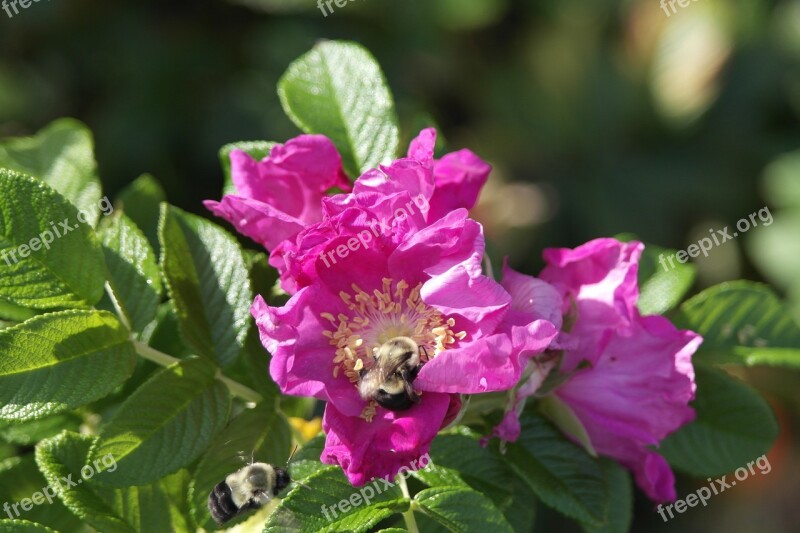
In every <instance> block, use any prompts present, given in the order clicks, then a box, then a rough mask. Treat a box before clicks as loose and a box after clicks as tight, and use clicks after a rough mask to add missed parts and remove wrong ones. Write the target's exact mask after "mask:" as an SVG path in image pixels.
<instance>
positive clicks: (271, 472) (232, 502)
mask: <svg viewBox="0 0 800 533" xmlns="http://www.w3.org/2000/svg"><path fill="white" fill-rule="evenodd" d="M289 483H291V479H290V478H289V472H288V471H287V469H285V468H278V467H275V466H272V465H270V464H267V463H252V464H249V465H247V466H245V467H244V468H241V469H239V470H237V471H236V472H234V473H233V474H231V475H229V476H228V477H226V478H225V479H224V480H222V481H220V482H219V483H217V485H216V486H215V487H214V490H212V491H211V494H209V495H208V510H209V511H210V512H211V516H212V518H214V521H215V522H217V524H219V525H223V524H225V523H226V522H228V521H230V520H231V519H233V518H234V517H236V516H238V515H239V514H241V513H243V512H245V511H247V510H250V509H260V508H261V507H263V506H264V505H266V504H267V503H268V502H269V501H270V500H271V499H272V498H273V497H275V496H277V495H278V493H280V491H282V490H283V489H285V488H286V487H288V486H289Z"/></svg>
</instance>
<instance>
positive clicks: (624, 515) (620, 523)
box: [583, 457, 633, 533]
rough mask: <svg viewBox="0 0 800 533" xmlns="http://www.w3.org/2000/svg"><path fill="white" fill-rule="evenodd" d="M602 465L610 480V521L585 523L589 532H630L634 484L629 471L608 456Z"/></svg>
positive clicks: (602, 461) (584, 527)
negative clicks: (597, 525) (598, 523)
mask: <svg viewBox="0 0 800 533" xmlns="http://www.w3.org/2000/svg"><path fill="white" fill-rule="evenodd" d="M600 466H601V468H602V469H603V473H604V474H605V476H606V480H607V482H608V487H609V493H610V494H611V501H610V504H609V506H608V522H606V523H605V524H603V525H602V526H599V527H595V526H591V525H586V524H584V525H583V529H584V531H586V532H587V533H628V531H630V527H631V520H632V519H633V485H632V484H631V476H630V474H628V471H627V470H625V469H624V468H623V467H621V466H620V465H619V464H617V463H616V462H615V461H612V460H611V459H608V458H606V457H604V458H602V459H601V460H600Z"/></svg>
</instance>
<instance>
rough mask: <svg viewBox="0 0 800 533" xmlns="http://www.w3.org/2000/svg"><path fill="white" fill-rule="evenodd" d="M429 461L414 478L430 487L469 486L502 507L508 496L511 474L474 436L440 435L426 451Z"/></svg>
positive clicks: (465, 433) (464, 434)
mask: <svg viewBox="0 0 800 533" xmlns="http://www.w3.org/2000/svg"><path fill="white" fill-rule="evenodd" d="M428 453H429V455H430V457H431V459H432V462H431V464H429V465H426V466H425V468H421V469H419V470H416V471H414V472H413V475H414V477H416V478H418V479H420V480H422V481H423V482H424V483H426V484H428V485H430V486H459V485H463V486H464V487H466V488H472V489H475V490H477V491H478V492H481V493H483V494H486V495H488V496H489V497H491V498H492V500H493V501H494V502H495V503H496V504H498V506H501V505H502V504H503V503H505V502H507V501H509V500H510V498H511V492H510V488H509V483H508V480H509V478H510V477H511V475H512V473H511V472H510V471H509V469H508V467H507V466H506V464H505V462H504V461H503V460H502V459H500V458H499V457H498V456H497V455H495V454H494V453H492V451H491V450H489V449H488V448H483V447H481V446H480V443H479V441H478V439H477V438H476V437H475V436H472V435H469V434H468V433H467V432H466V431H464V432H462V434H447V435H440V436H439V437H437V438H436V439H435V440H434V441H433V443H432V444H431V449H430V452H428Z"/></svg>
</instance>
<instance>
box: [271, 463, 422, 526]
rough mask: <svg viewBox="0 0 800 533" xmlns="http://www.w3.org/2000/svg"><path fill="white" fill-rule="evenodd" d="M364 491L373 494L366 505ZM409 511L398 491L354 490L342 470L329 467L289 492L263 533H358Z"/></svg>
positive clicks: (377, 485) (374, 486) (380, 487)
mask: <svg viewBox="0 0 800 533" xmlns="http://www.w3.org/2000/svg"><path fill="white" fill-rule="evenodd" d="M367 487H372V489H373V492H375V493H376V494H375V495H374V497H372V498H370V499H369V500H370V501H369V503H368V504H367V503H366V501H365V500H364V497H363V496H362V494H363V495H367V496H369V492H367ZM379 490H380V493H378V491H379ZM359 502H360V505H357V504H358V503H359ZM340 503H341V506H340ZM354 505H355V507H354ZM408 507H409V501H408V500H407V499H406V498H404V497H403V496H402V494H401V493H400V491H399V489H398V488H397V487H390V488H388V489H383V482H382V481H381V482H380V483H371V484H368V485H366V486H364V487H361V488H356V487H353V486H352V485H350V483H349V482H348V481H347V479H345V477H344V474H342V469H341V468H339V467H338V466H331V467H327V468H324V469H322V470H320V471H319V472H317V473H316V474H313V475H311V476H309V477H308V478H306V479H305V480H303V485H298V486H296V487H295V488H294V489H292V491H291V492H289V494H287V496H286V498H284V499H283V501H282V502H281V503H280V504H279V505H278V506H277V507H276V508H275V510H274V511H273V512H272V514H271V515H270V516H269V519H268V520H267V524H266V527H265V528H264V533H286V532H287V531H292V532H295V533H334V532H339V531H347V532H351V533H361V532H366V531H369V530H370V529H371V528H372V527H373V526H374V525H376V524H377V523H378V522H380V521H381V520H384V519H385V518H388V517H390V516H392V515H394V514H396V513H403V512H405V511H407V510H408ZM326 513H327V518H326V516H325V514H326Z"/></svg>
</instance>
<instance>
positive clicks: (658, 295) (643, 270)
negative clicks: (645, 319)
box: [636, 244, 696, 315]
mask: <svg viewBox="0 0 800 533" xmlns="http://www.w3.org/2000/svg"><path fill="white" fill-rule="evenodd" d="M676 253H677V251H675V250H670V249H667V248H661V247H659V246H655V245H652V244H648V245H646V246H645V249H644V253H643V254H642V258H641V260H640V261H639V300H638V302H637V304H636V305H637V307H638V308H639V312H641V313H642V314H643V315H662V314H664V313H666V312H667V311H669V310H670V309H672V308H674V307H675V306H677V305H678V304H679V303H680V302H681V300H682V299H683V297H684V296H685V295H686V293H687V292H688V291H689V289H691V288H692V284H693V283H694V278H695V274H696V269H695V267H694V265H692V264H690V263H679V262H677V261H673V265H674V268H673V266H671V265H670V264H669V263H668V260H667V259H666V258H667V257H669V256H672V255H675V254H676Z"/></svg>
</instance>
